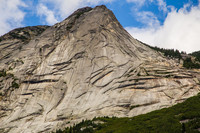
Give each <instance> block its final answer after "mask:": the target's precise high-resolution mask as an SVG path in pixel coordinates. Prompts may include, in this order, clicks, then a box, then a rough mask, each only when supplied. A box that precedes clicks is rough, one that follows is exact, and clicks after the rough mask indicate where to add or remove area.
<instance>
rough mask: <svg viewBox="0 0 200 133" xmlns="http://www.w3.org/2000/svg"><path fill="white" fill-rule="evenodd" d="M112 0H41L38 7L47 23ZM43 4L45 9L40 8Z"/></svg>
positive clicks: (52, 22)
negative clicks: (79, 9)
mask: <svg viewBox="0 0 200 133" xmlns="http://www.w3.org/2000/svg"><path fill="white" fill-rule="evenodd" d="M112 1H114V0H40V1H39V4H38V8H37V9H38V14H39V15H42V16H45V18H46V19H45V21H46V23H48V24H54V23H55V22H56V21H61V20H62V19H64V18H66V17H67V16H69V15H70V14H71V13H73V12H74V11H75V10H77V9H78V8H81V7H84V6H93V5H97V4H99V3H109V2H112ZM41 5H42V7H43V10H41V9H40V7H41Z"/></svg>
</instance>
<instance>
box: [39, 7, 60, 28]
mask: <svg viewBox="0 0 200 133" xmlns="http://www.w3.org/2000/svg"><path fill="white" fill-rule="evenodd" d="M37 14H38V15H40V16H45V17H46V22H47V23H48V24H49V25H52V24H55V23H56V22H58V20H57V19H56V18H55V16H54V13H53V12H52V11H51V10H49V9H48V8H47V7H46V6H45V5H43V4H40V5H38V7H37Z"/></svg>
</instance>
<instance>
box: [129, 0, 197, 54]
mask: <svg viewBox="0 0 200 133" xmlns="http://www.w3.org/2000/svg"><path fill="white" fill-rule="evenodd" d="M188 8H190V10H188ZM199 14H200V5H198V6H191V5H189V6H188V4H187V5H185V6H184V7H183V8H181V9H179V10H173V11H171V12H169V13H168V14H167V17H166V19H165V21H164V24H163V25H157V26H153V27H152V26H147V27H145V28H134V27H127V28H126V29H127V30H128V31H129V33H130V34H132V36H133V37H135V38H137V39H139V40H141V41H143V42H146V43H148V44H151V45H156V46H159V47H164V48H174V49H179V50H182V51H186V52H193V51H197V50H200V45H199V42H200V37H199V34H200V16H199Z"/></svg>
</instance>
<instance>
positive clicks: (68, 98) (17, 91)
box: [0, 6, 200, 133]
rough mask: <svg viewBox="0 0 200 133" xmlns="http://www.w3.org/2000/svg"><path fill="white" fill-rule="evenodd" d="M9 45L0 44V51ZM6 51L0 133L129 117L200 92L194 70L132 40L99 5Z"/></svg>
mask: <svg viewBox="0 0 200 133" xmlns="http://www.w3.org/2000/svg"><path fill="white" fill-rule="evenodd" d="M14 40H15V39H14ZM14 40H13V39H9V40H3V41H1V42H0V50H1V51H2V50H3V47H2V46H3V45H4V44H5V43H8V42H7V41H11V42H14ZM12 45H14V43H12ZM11 51H13V52H12V56H8V57H7V58H5V56H1V60H0V63H1V66H0V69H1V72H2V75H1V80H0V82H1V90H0V92H1V94H2V95H1V101H0V102H1V104H0V105H1V106H0V131H1V132H11V133H12V132H15V133H16V132H45V131H52V130H55V129H56V128H63V127H65V126H66V125H73V124H74V123H77V122H79V121H81V120H82V119H91V118H93V117H97V116H117V117H126V116H127V117H131V116H135V115H139V114H143V113H147V112H150V111H152V110H156V109H160V108H164V107H169V106H172V105H174V104H176V103H179V102H181V101H184V100H185V99H187V98H188V97H191V96H193V95H196V94H197V93H198V92H199V90H200V88H199V81H200V78H199V72H198V71H195V70H186V69H183V68H180V67H179V66H178V65H177V64H174V61H173V60H168V59H166V58H165V57H163V56H162V55H160V54H159V53H157V52H156V51H154V50H152V49H150V48H149V47H147V46H145V45H143V44H141V43H140V42H138V41H137V40H135V39H134V38H132V37H131V36H130V35H129V34H128V33H127V32H126V31H125V30H124V29H123V27H122V26H121V25H120V24H119V22H118V21H117V19H116V18H115V16H114V14H113V13H112V12H111V11H110V10H108V9H107V8H106V7H105V6H97V7H95V8H93V9H92V8H89V7H87V8H83V9H79V10H78V11H76V12H75V13H73V14H72V15H71V16H69V17H68V18H67V19H65V20H64V21H62V22H61V23H58V24H55V25H54V26H52V27H49V28H47V29H46V30H45V31H44V32H42V34H41V35H36V36H34V37H33V38H31V39H30V41H27V42H26V43H25V44H24V45H23V47H22V48H21V50H20V52H19V51H18V50H16V49H14V48H11ZM0 74H1V73H0ZM9 75H12V76H9ZM6 77H7V78H6ZM14 79H15V80H14ZM13 81H14V82H15V83H16V84H17V85H18V86H16V84H15V85H14V86H12V82H13ZM8 90H9V91H8ZM7 92H9V93H7Z"/></svg>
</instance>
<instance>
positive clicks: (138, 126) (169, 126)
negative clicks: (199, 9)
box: [57, 94, 200, 133]
mask: <svg viewBox="0 0 200 133" xmlns="http://www.w3.org/2000/svg"><path fill="white" fill-rule="evenodd" d="M182 120H185V121H187V122H185V123H183V124H181V122H180V121H182ZM95 121H96V122H99V121H103V122H104V123H103V124H95ZM198 129H200V94H199V95H197V96H194V97H191V98H189V99H187V100H186V101H185V102H183V103H180V104H177V105H175V106H173V107H170V108H165V109H161V110H157V111H153V112H150V113H147V114H144V115H139V116H136V117H132V118H108V117H104V118H94V119H93V120H92V121H83V122H81V123H79V124H77V125H75V126H73V127H71V128H67V129H65V130H63V131H61V130H59V131H57V133H70V132H71V133H72V132H73V133H92V132H96V133H112V132H114V133H149V132H152V133H182V132H188V133H195V132H198Z"/></svg>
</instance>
